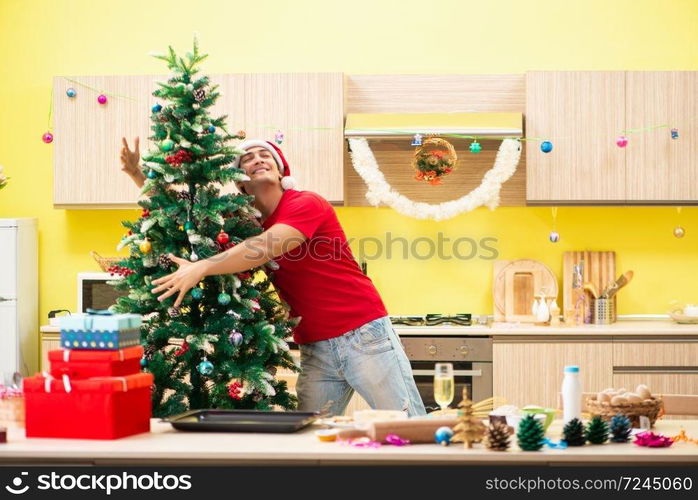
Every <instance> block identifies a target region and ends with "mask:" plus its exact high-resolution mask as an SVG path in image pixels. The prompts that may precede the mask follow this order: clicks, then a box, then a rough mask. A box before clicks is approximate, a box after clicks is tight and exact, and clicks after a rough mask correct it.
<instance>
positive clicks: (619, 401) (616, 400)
mask: <svg viewBox="0 0 698 500" xmlns="http://www.w3.org/2000/svg"><path fill="white" fill-rule="evenodd" d="M611 404H612V405H626V404H628V400H627V399H626V398H624V397H623V396H613V397H612V398H611Z"/></svg>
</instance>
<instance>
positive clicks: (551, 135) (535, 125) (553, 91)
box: [526, 71, 626, 203]
mask: <svg viewBox="0 0 698 500" xmlns="http://www.w3.org/2000/svg"><path fill="white" fill-rule="evenodd" d="M624 108H625V73H624V72H622V71H570V72H559V71H535V72H529V73H527V74H526V137H527V138H535V139H533V140H532V141H531V142H530V143H529V144H528V148H526V173H527V179H526V199H527V200H528V202H529V203H536V202H547V203H549V202H558V201H561V202H577V203H588V202H596V201H613V202H623V201H624V200H625V198H626V188H625V176H626V166H625V151H624V150H623V149H621V148H619V147H617V146H616V145H615V138H616V137H617V136H618V135H619V134H620V131H621V130H623V129H624V128H625V110H624ZM542 140H549V141H551V142H552V144H553V150H552V152H551V153H543V152H542V151H541V149H540V143H541V141H542Z"/></svg>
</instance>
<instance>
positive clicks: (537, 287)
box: [493, 259, 558, 323]
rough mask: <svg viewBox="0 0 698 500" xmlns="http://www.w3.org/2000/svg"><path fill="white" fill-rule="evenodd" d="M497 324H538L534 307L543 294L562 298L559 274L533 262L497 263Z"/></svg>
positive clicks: (494, 280)
mask: <svg viewBox="0 0 698 500" xmlns="http://www.w3.org/2000/svg"><path fill="white" fill-rule="evenodd" d="M493 271H494V272H493V274H494V276H493V278H494V279H493V294H494V297H493V298H494V306H495V307H494V320H495V321H510V322H517V321H520V322H527V323H535V322H536V317H535V315H534V314H532V311H531V304H532V303H533V300H534V297H535V296H536V295H540V294H541V291H543V292H544V293H545V295H546V296H548V297H554V296H557V294H558V288H557V278H556V277H555V274H553V272H552V271H551V270H550V268H548V266H546V265H545V264H543V263H542V262H538V261H536V260H533V259H520V260H497V261H495V263H494V268H493Z"/></svg>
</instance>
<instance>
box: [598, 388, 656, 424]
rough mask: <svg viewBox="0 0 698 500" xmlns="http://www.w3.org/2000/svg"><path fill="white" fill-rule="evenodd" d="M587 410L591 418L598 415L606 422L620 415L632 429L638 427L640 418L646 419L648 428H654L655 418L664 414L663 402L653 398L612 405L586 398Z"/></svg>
mask: <svg viewBox="0 0 698 500" xmlns="http://www.w3.org/2000/svg"><path fill="white" fill-rule="evenodd" d="M587 409H588V410H589V413H590V414H591V415H592V416H593V415H599V416H600V417H601V418H603V419H604V420H606V421H610V420H611V419H612V418H613V417H614V416H615V415H616V414H617V413H622V414H623V415H625V416H626V417H628V418H629V419H630V422H631V423H632V426H633V427H640V417H647V418H649V420H650V426H652V427H654V423H655V422H656V421H657V418H659V417H660V416H661V415H663V414H664V401H663V400H662V398H661V397H654V396H653V397H651V398H650V399H645V400H644V401H640V402H639V403H626V404H620V405H612V404H611V403H608V402H603V403H599V402H598V401H597V400H596V396H595V395H594V396H592V397H590V398H587Z"/></svg>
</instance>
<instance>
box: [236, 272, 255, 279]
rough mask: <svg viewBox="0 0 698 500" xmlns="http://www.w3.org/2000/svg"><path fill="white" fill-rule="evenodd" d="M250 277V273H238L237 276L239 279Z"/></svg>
mask: <svg viewBox="0 0 698 500" xmlns="http://www.w3.org/2000/svg"><path fill="white" fill-rule="evenodd" d="M251 277H252V275H251V274H250V273H238V278H240V280H241V281H244V280H248V279H250V278H251Z"/></svg>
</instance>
